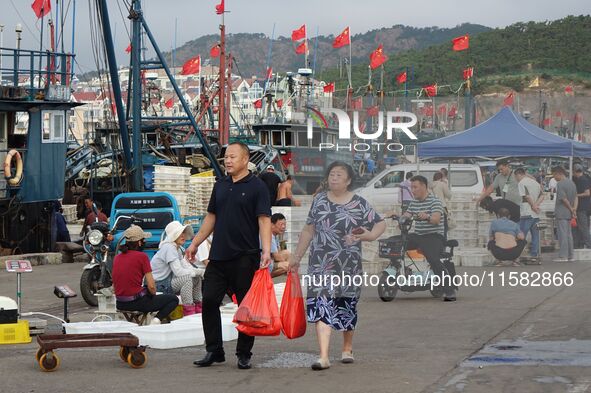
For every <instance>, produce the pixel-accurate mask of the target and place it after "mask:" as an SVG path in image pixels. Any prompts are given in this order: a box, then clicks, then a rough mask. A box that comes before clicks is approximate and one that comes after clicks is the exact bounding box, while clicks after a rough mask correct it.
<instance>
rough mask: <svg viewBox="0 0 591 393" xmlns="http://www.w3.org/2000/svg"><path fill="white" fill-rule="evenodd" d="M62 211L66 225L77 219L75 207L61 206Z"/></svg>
mask: <svg viewBox="0 0 591 393" xmlns="http://www.w3.org/2000/svg"><path fill="white" fill-rule="evenodd" d="M62 209H63V211H64V212H63V216H64V219H65V220H66V222H67V223H68V224H69V223H72V222H76V220H77V219H78V217H77V216H76V205H62Z"/></svg>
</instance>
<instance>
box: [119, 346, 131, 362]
mask: <svg viewBox="0 0 591 393" xmlns="http://www.w3.org/2000/svg"><path fill="white" fill-rule="evenodd" d="M127 355H129V347H123V346H121V347H119V357H120V358H121V360H123V361H124V362H127Z"/></svg>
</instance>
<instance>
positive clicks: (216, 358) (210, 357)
mask: <svg viewBox="0 0 591 393" xmlns="http://www.w3.org/2000/svg"><path fill="white" fill-rule="evenodd" d="M225 361H226V357H225V356H224V354H223V353H214V352H207V353H206V354H205V356H204V357H203V359H200V360H195V361H194V362H193V364H194V365H196V366H199V367H209V366H211V365H212V364H214V363H223V362H225Z"/></svg>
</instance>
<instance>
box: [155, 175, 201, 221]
mask: <svg viewBox="0 0 591 393" xmlns="http://www.w3.org/2000/svg"><path fill="white" fill-rule="evenodd" d="M190 179H191V168H189V167H180V166H164V165H155V166H154V191H156V192H168V193H169V194H171V195H172V196H174V197H175V199H176V202H177V204H178V206H179V210H180V213H181V216H188V215H190V214H191V213H190V209H189V207H190V203H191V197H192V195H191V194H190V187H189V186H190Z"/></svg>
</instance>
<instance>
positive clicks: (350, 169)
mask: <svg viewBox="0 0 591 393" xmlns="http://www.w3.org/2000/svg"><path fill="white" fill-rule="evenodd" d="M337 167H338V168H343V169H344V170H345V171H346V172H347V176H348V178H349V180H351V183H350V184H349V185H348V186H347V190H348V191H351V189H353V179H354V178H355V172H354V171H353V167H351V165H349V164H347V163H346V162H343V161H335V162H333V163H332V164H330V165H329V166H328V168H327V169H326V175H325V176H324V178H325V179H326V180H327V184H328V175H330V172H331V171H332V170H333V169H335V168H337Z"/></svg>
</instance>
